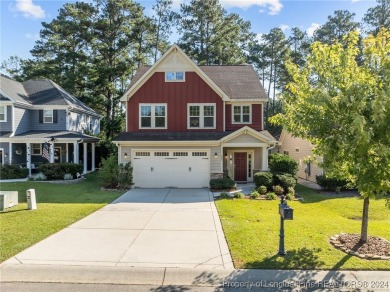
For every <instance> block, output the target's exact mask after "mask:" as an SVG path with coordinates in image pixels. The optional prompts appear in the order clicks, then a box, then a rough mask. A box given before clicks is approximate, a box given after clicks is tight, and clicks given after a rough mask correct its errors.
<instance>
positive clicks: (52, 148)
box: [50, 143, 54, 163]
mask: <svg viewBox="0 0 390 292" xmlns="http://www.w3.org/2000/svg"><path fill="white" fill-rule="evenodd" d="M50 163H54V143H50Z"/></svg>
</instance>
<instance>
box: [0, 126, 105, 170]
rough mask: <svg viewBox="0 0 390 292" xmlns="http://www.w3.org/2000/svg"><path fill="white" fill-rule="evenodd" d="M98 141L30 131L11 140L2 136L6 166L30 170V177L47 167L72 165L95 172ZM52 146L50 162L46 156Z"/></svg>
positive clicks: (65, 133) (1, 149)
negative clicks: (51, 164) (61, 164)
mask: <svg viewBox="0 0 390 292" xmlns="http://www.w3.org/2000/svg"><path fill="white" fill-rule="evenodd" d="M98 141H99V139H98V138H96V137H93V136H89V135H85V134H82V133H79V132H71V131H60V132H54V131H29V132H26V133H22V134H19V135H16V136H13V137H11V133H3V132H2V133H1V142H0V156H1V163H2V164H17V165H20V166H21V167H27V168H28V169H29V175H31V173H32V171H33V170H35V169H37V168H38V167H39V165H40V164H43V163H57V162H72V163H80V164H83V173H87V172H88V171H94V170H95V145H96V143H97V142H98ZM45 143H48V144H49V160H48V159H46V158H44V157H43V156H42V154H43V148H44V144H45Z"/></svg>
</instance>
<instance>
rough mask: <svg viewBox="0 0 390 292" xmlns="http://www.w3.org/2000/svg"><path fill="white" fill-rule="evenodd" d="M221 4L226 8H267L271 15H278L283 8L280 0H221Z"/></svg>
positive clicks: (262, 10)
mask: <svg viewBox="0 0 390 292" xmlns="http://www.w3.org/2000/svg"><path fill="white" fill-rule="evenodd" d="M219 2H220V3H221V4H222V5H223V6H225V7H238V8H242V9H247V8H249V7H251V6H260V7H266V8H267V9H268V10H269V12H268V13H269V14H271V15H275V14H278V13H279V12H280V10H282V8H283V5H282V3H281V2H280V0H220V1H219ZM259 12H260V13H262V12H264V9H260V10H259Z"/></svg>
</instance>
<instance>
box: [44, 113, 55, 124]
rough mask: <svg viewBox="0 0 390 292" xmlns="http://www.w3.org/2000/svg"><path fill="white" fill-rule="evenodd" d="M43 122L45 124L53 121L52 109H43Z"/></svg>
mask: <svg viewBox="0 0 390 292" xmlns="http://www.w3.org/2000/svg"><path fill="white" fill-rule="evenodd" d="M43 122H44V123H45V124H46V123H47V124H52V123H53V110H43Z"/></svg>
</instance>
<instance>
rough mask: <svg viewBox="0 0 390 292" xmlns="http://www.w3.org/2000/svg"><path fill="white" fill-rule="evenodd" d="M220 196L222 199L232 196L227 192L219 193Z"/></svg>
mask: <svg viewBox="0 0 390 292" xmlns="http://www.w3.org/2000/svg"><path fill="white" fill-rule="evenodd" d="M219 197H220V198H221V199H229V198H230V196H229V194H228V193H226V192H223V193H221V194H220V195H219Z"/></svg>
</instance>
